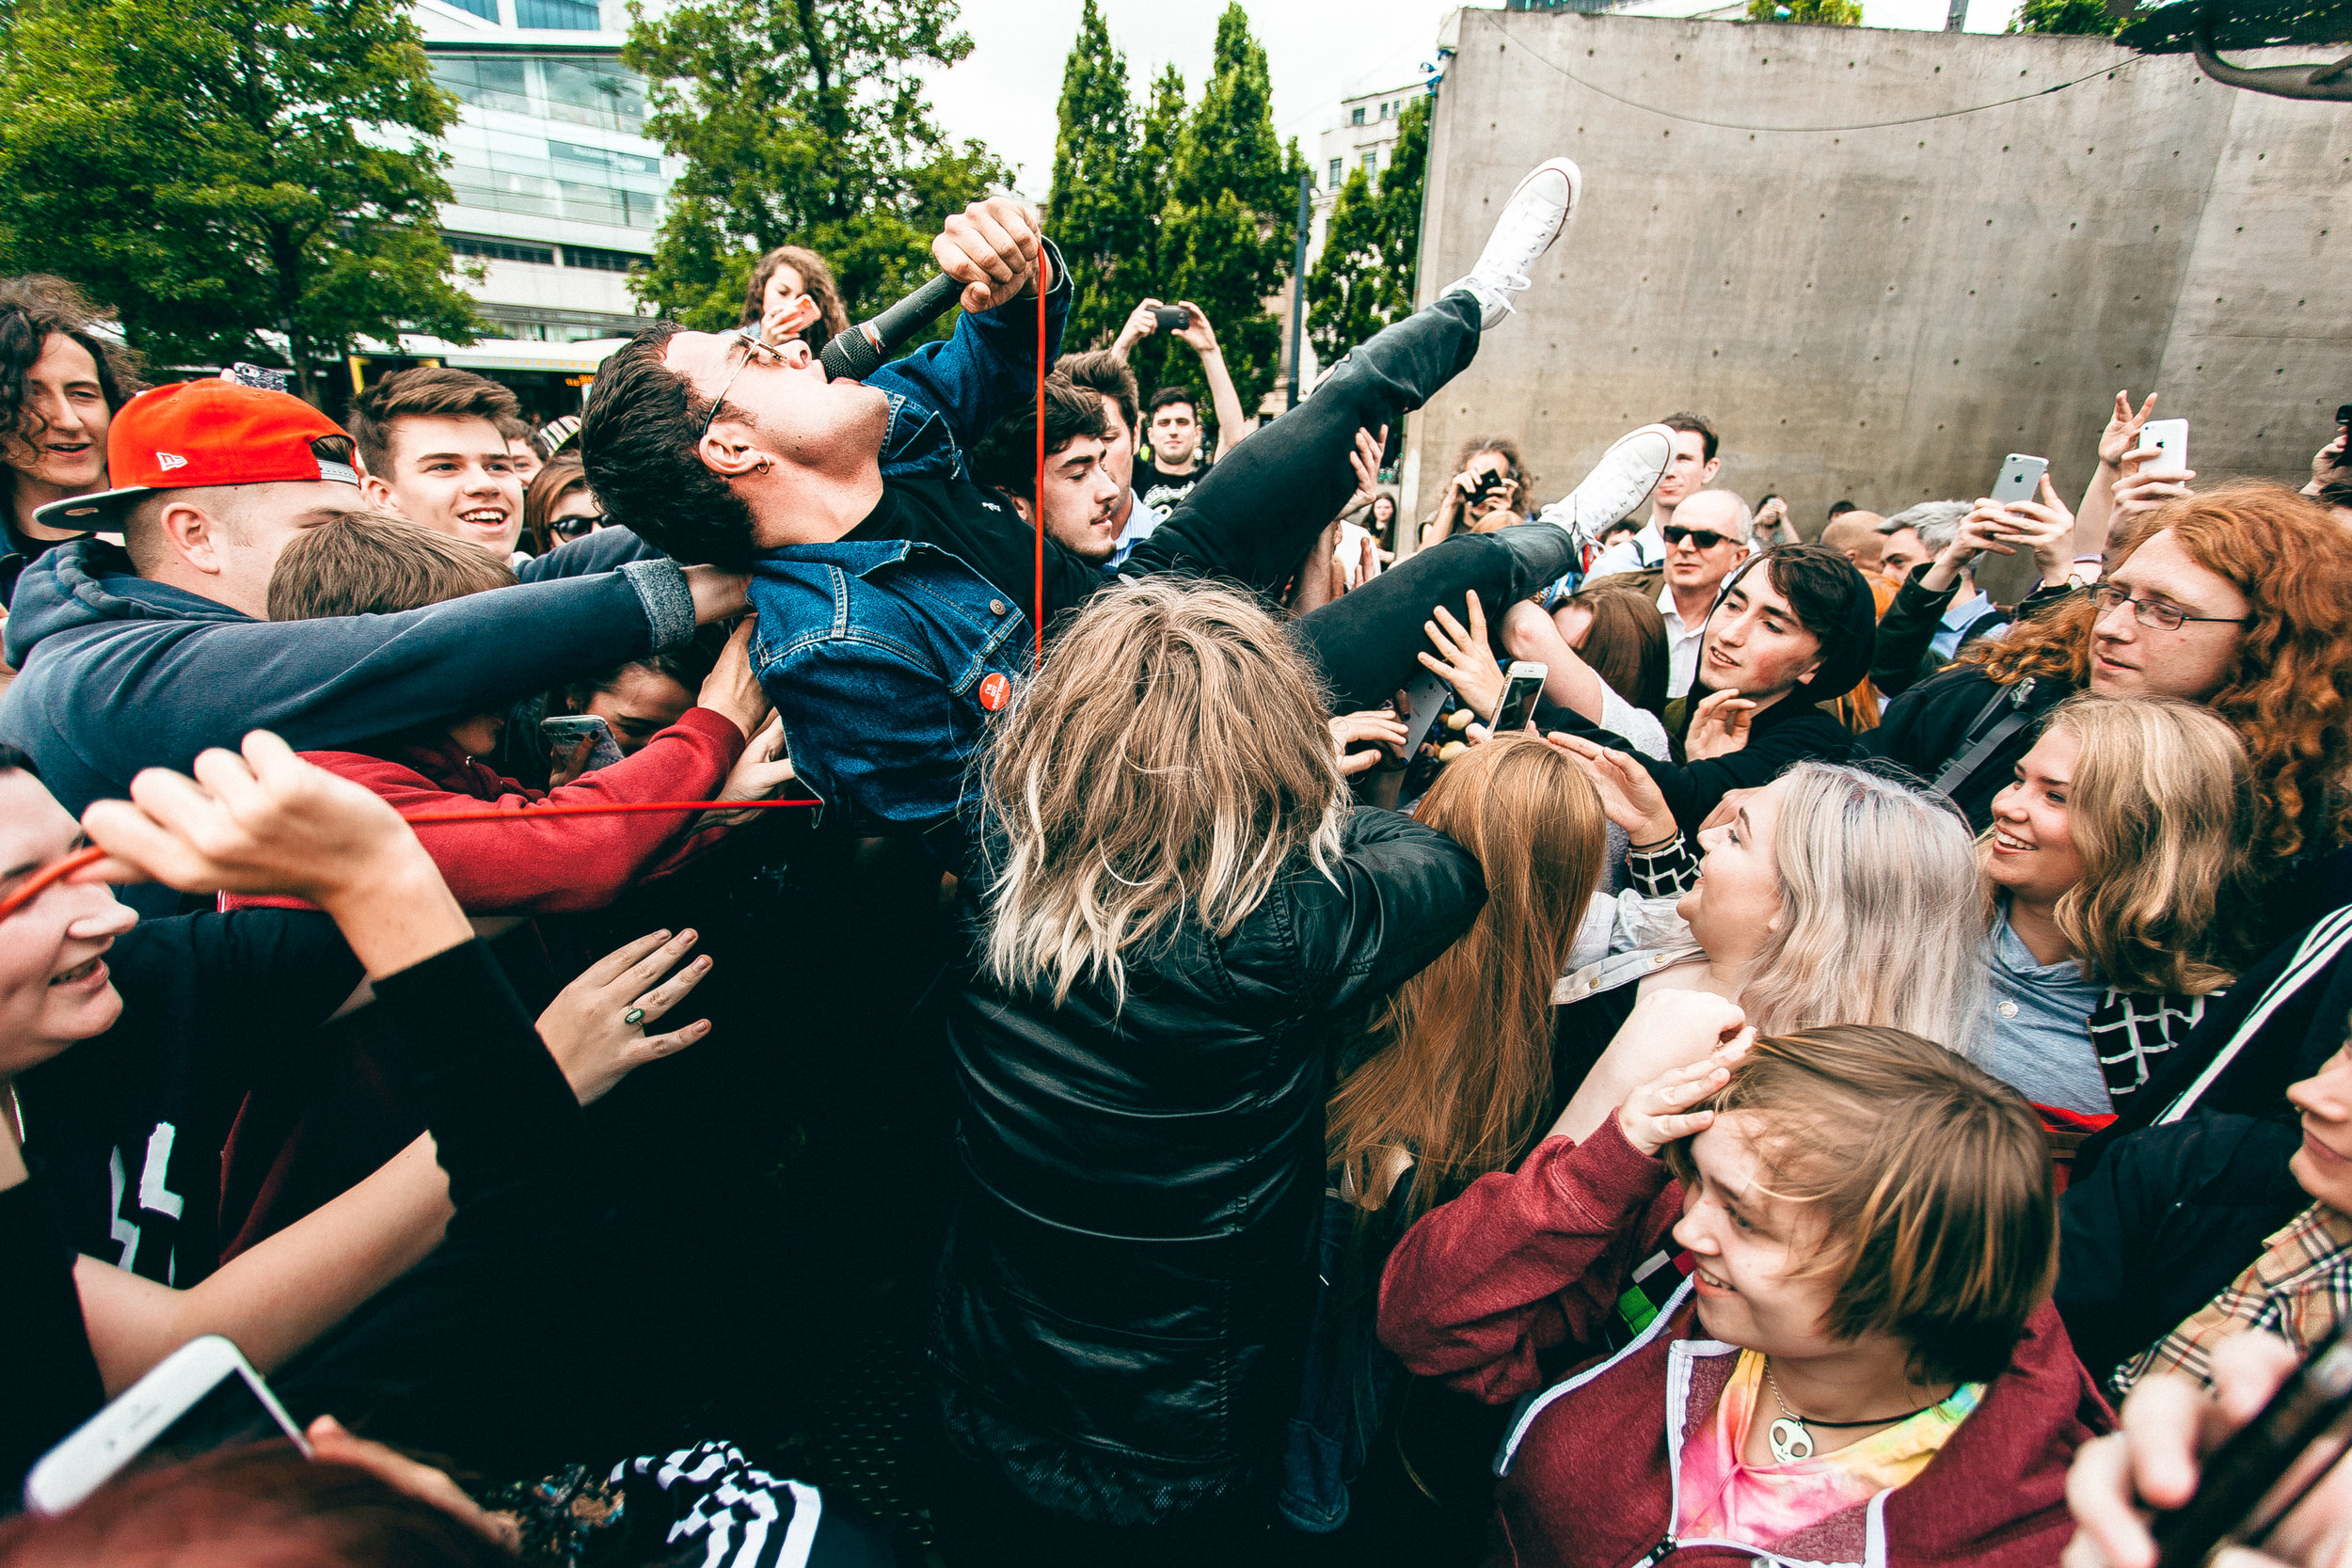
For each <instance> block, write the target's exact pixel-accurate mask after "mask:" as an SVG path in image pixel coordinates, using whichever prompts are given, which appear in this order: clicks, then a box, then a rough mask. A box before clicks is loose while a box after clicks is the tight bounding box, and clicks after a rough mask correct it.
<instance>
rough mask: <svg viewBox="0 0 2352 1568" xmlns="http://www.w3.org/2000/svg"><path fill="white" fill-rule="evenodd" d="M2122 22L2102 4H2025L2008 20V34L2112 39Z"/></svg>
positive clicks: (2076, 0)
mask: <svg viewBox="0 0 2352 1568" xmlns="http://www.w3.org/2000/svg"><path fill="white" fill-rule="evenodd" d="M2122 25H2123V19H2122V17H2120V16H2117V15H2116V14H2115V13H2114V12H2113V11H2110V10H2108V9H2107V8H2106V3H2105V0H2026V3H2025V4H2024V5H2023V6H2020V7H2019V8H2018V9H2017V14H2016V16H2014V17H2012V18H2011V19H2010V24H2009V30H2010V32H2012V33H2058V34H2067V35H2074V36H2085V35H2089V36H2095V37H2100V38H2110V37H2113V36H2114V34H2115V33H2116V31H2117V30H2118V29H2119V28H2121V27H2122Z"/></svg>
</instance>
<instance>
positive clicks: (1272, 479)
mask: <svg viewBox="0 0 2352 1568" xmlns="http://www.w3.org/2000/svg"><path fill="white" fill-rule="evenodd" d="M1478 337H1479V307H1478V304H1477V302H1476V301H1475V300H1473V299H1472V298H1471V297H1470V295H1469V294H1467V293H1451V294H1447V295H1444V296H1443V297H1442V298H1439V299H1438V300H1437V301H1436V302H1434V303H1433V304H1431V305H1430V306H1429V307H1428V308H1427V309H1422V310H1417V311H1415V312H1414V313H1413V314H1411V315H1409V316H1407V317H1406V318H1405V319H1404V320H1403V321H1401V322H1398V323H1397V324H1396V325H1393V326H1391V327H1387V328H1385V329H1384V330H1382V331H1380V332H1378V333H1376V334H1375V335H1374V336H1373V337H1372V338H1371V339H1369V340H1368V341H1364V342H1362V343H1359V344H1358V345H1357V346H1356V347H1355V348H1354V349H1352V350H1350V351H1349V353H1348V355H1347V357H1346V358H1344V359H1343V360H1341V361H1340V363H1339V365H1338V367H1337V368H1336V369H1334V370H1333V371H1332V372H1331V374H1330V375H1329V376H1328V377H1327V378H1326V379H1325V381H1324V383H1323V385H1322V386H1320V387H1317V388H1315V391H1314V395H1313V396H1312V397H1311V398H1309V399H1308V400H1307V401H1306V402H1304V403H1302V404H1299V405H1298V406H1297V407H1296V408H1294V409H1292V410H1291V411H1290V412H1289V413H1287V414H1284V415H1283V416H1282V417H1281V418H1280V419H1279V420H1275V421H1274V422H1273V423H1272V424H1270V425H1268V426H1266V427H1265V429H1263V430H1262V431H1260V432H1258V433H1257V434H1256V435H1254V436H1250V437H1249V439H1248V440H1247V441H1245V442H1243V443H1242V444H1241V445H1240V446H1237V447H1235V448H1234V449H1233V452H1232V456H1230V457H1227V458H1225V459H1223V460H1221V461H1220V462H1218V463H1217V465H1216V467H1213V468H1211V469H1210V470H1209V472H1208V475H1207V477H1206V478H1204V479H1202V480H1201V481H1200V483H1198V484H1196V485H1194V486H1193V487H1192V490H1191V493H1190V494H1188V495H1186V496H1185V497H1184V499H1183V500H1181V501H1179V502H1178V503H1177V505H1176V510H1175V511H1174V513H1172V514H1171V515H1169V517H1168V521H1166V522H1165V523H1162V524H1161V525H1160V526H1159V528H1158V529H1156V530H1154V531H1153V532H1152V536H1151V538H1149V539H1147V540H1145V541H1144V542H1143V544H1142V545H1141V546H1138V547H1137V549H1136V552H1135V554H1133V555H1132V556H1130V557H1128V562H1127V570H1128V571H1129V572H1130V573H1132V574H1136V575H1141V574H1143V573H1146V572H1169V571H1173V572H1193V573H1200V574H1205V575H1209V576H1215V577H1222V578H1232V579H1233V580H1235V581H1238V582H1241V583H1244V584H1246V585H1248V586H1249V587H1251V588H1255V589H1259V590H1261V591H1270V590H1272V589H1275V588H1278V587H1279V586H1280V585H1281V583H1282V582H1283V580H1284V579H1285V578H1288V577H1289V576H1290V574H1291V572H1292V570H1293V569H1294V568H1295V567H1296V566H1297V564H1298V562H1299V558H1300V557H1301V556H1302V555H1304V554H1305V553H1306V551H1307V548H1308V546H1311V544H1313V543H1314V539H1315V535H1317V534H1318V533H1320V532H1322V531H1323V530H1324V528H1325V527H1326V525H1327V524H1328V523H1329V522H1330V520H1331V519H1332V518H1333V517H1334V516H1336V515H1338V514H1339V510H1340V508H1341V507H1342V506H1343V505H1345V504H1346V502H1347V498H1348V497H1349V496H1350V495H1352V494H1353V493H1354V491H1355V488H1356V477H1355V472H1354V470H1353V469H1352V468H1350V467H1349V466H1348V461H1347V458H1348V453H1349V452H1350V451H1352V450H1353V449H1354V447H1355V444H1356V433H1357V432H1358V431H1362V430H1369V431H1372V432H1374V433H1375V434H1376V433H1377V432H1378V431H1379V430H1380V428H1381V426H1383V425H1391V426H1392V425H1394V424H1395V423H1396V422H1397V421H1398V420H1400V419H1402V418H1403V417H1404V416H1405V415H1406V413H1408V412H1409V411H1411V410H1412V409H1415V408H1419V407H1420V406H1421V405H1422V404H1423V403H1426V402H1427V401H1428V400H1429V399H1430V398H1431V397H1432V396H1434V395H1436V393H1437V392H1438V388H1442V387H1443V386H1444V385H1445V384H1446V383H1447V382H1449V381H1451V380H1453V379H1454V377H1455V376H1456V375H1458V374H1460V373H1461V372H1462V371H1463V370H1464V369H1465V368H1467V367H1468V366H1469V364H1470V360H1471V359H1472V358H1474V357H1475V356H1477V353H1478ZM1575 563H1576V545H1575V541H1574V540H1572V539H1570V538H1569V536H1568V533H1567V531H1566V530H1565V529H1560V528H1554V527H1553V526H1551V525H1550V524H1549V523H1534V524H1524V525H1520V526H1518V527H1513V528H1506V529H1501V530H1498V531H1495V532H1493V533H1469V534H1456V535H1454V537H1452V538H1450V539H1447V540H1444V541H1442V542H1441V543H1439V544H1438V545H1436V546H1432V547H1431V548H1429V549H1426V550H1422V551H1421V552H1420V553H1418V554H1416V555H1414V556H1412V557H1410V558H1409V559H1407V560H1406V562H1404V563H1403V564H1402V565H1399V566H1397V567H1396V568H1394V569H1393V570H1391V571H1387V572H1383V573H1381V574H1380V575H1379V576H1378V577H1376V578H1373V580H1372V581H1370V582H1368V583H1366V584H1365V585H1364V586H1363V587H1361V588H1359V589H1357V590H1356V591H1355V592H1354V593H1352V594H1347V595H1346V596H1344V597H1343V598H1341V599H1338V600H1335V601H1334V602H1332V603H1330V604H1327V605H1325V606H1324V607H1323V608H1322V609H1320V610H1315V611H1313V612H1312V613H1311V614H1308V615H1305V616H1302V617H1301V618H1300V619H1299V620H1298V621H1296V622H1295V623H1294V624H1293V626H1292V631H1293V633H1294V635H1295V636H1296V637H1297V639H1298V641H1299V642H1300V644H1301V645H1302V646H1303V647H1304V648H1305V649H1306V651H1307V652H1308V654H1309V655H1310V656H1311V657H1313V658H1314V660H1315V662H1316V663H1317V664H1318V665H1319V666H1320V667H1321V669H1322V671H1323V674H1324V679H1325V680H1326V681H1327V683H1328V684H1329V686H1330V689H1331V700H1332V710H1333V711H1334V712H1338V713H1347V712H1352V711H1354V710H1355V709H1357V708H1364V707H1374V706H1377V705H1379V704H1380V703H1382V702H1384V701H1386V700H1387V699H1388V698H1389V697H1391V696H1392V695H1393V694H1394V693H1395V692H1396V691H1397V690H1398V689H1400V688H1402V687H1404V686H1406V685H1407V684H1409V683H1410V682H1411V681H1412V680H1413V679H1414V678H1415V677H1417V676H1419V675H1421V674H1422V667H1421V664H1420V662H1419V661H1418V660H1417V659H1416V658H1415V657H1414V656H1415V655H1416V654H1418V653H1419V652H1421V651H1422V649H1423V648H1425V647H1427V646H1428V643H1427V641H1425V640H1424V638H1423V636H1422V622H1423V621H1425V620H1427V619H1428V618H1429V611H1430V610H1432V609H1433V608H1434V607H1436V606H1438V605H1440V604H1442V605H1444V606H1446V608H1448V609H1449V610H1453V611H1454V614H1455V615H1456V616H1459V615H1460V614H1461V613H1462V599H1463V595H1464V594H1468V593H1470V592H1472V591H1475V592H1476V593H1477V594H1478V595H1479V599H1480V601H1481V603H1482V604H1483V605H1484V607H1485V610H1486V618H1487V621H1488V623H1489V624H1490V625H1491V624H1493V623H1495V622H1497V621H1499V620H1500V619H1501V617H1502V611H1503V610H1504V609H1505V608H1507V607H1508V606H1510V605H1511V604H1513V603H1515V602H1517V601H1518V600H1519V599H1522V598H1525V597H1526V596H1527V595H1529V594H1533V593H1534V591H1535V590H1536V589H1538V588H1540V587H1541V586H1543V585H1544V584H1545V583H1547V582H1549V581H1551V580H1553V579H1554V578H1558V577H1560V576H1561V575H1562V574H1563V573H1565V572H1566V571H1568V570H1569V569H1570V568H1571V567H1572V566H1574V565H1575Z"/></svg>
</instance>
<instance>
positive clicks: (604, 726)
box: [539, 713, 621, 773]
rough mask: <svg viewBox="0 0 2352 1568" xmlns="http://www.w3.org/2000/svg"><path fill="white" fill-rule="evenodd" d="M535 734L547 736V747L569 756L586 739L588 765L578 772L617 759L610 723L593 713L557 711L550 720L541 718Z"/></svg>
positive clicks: (608, 764) (618, 751)
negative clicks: (537, 731) (537, 732)
mask: <svg viewBox="0 0 2352 1568" xmlns="http://www.w3.org/2000/svg"><path fill="white" fill-rule="evenodd" d="M539 733H540V734H541V735H543V736H546V737H547V742H548V750H549V751H550V752H555V753H556V754H557V755H558V756H563V757H568V756H570V755H571V753H572V752H574V751H576V750H577V749H578V748H579V746H580V742H581V741H583V740H585V741H587V742H588V766H587V767H586V768H582V769H581V771H582V772H587V773H593V772H595V771H596V769H597V768H610V767H612V765H613V764H614V763H616V762H618V761H620V760H621V743H620V742H619V741H618V740H615V739H614V738H612V725H610V724H608V723H606V722H605V721H603V720H602V719H599V718H597V717H596V715H595V714H593V713H588V714H575V713H559V714H557V715H556V716H555V717H553V718H551V719H542V720H540V721H539Z"/></svg>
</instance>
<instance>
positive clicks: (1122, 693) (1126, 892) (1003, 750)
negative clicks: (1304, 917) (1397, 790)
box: [978, 578, 1348, 1006]
mask: <svg viewBox="0 0 2352 1568" xmlns="http://www.w3.org/2000/svg"><path fill="white" fill-rule="evenodd" d="M978 766H979V768H980V797H981V800H982V803H983V806H984V809H985V811H986V813H987V816H988V817H989V819H990V820H989V823H988V829H989V832H990V855H991V862H992V863H991V865H990V867H989V878H990V880H989V886H988V890H987V895H986V896H987V907H988V933H987V960H986V961H987V968H988V972H989V974H990V975H991V976H992V977H993V979H994V980H995V982H996V983H997V984H998V985H999V986H1001V987H1002V988H1004V989H1005V990H1008V991H1012V992H1024V991H1034V990H1050V992H1051V994H1052V998H1053V1004H1054V1006H1060V1005H1061V1004H1062V1003H1063V1002H1064V1001H1065V1000H1067V999H1068V997H1069V995H1070V989H1071V988H1072V987H1073V986H1074V985H1076V984H1078V983H1079V982H1080V981H1082V980H1091V979H1100V980H1102V981H1104V982H1105V983H1107V984H1108V985H1109V987H1110V989H1111V991H1112V993H1113V994H1114V996H1115V997H1117V998H1118V999H1119V1001H1120V1003H1122V1004H1123V1003H1124V1001H1125V998H1126V989H1127V979H1126V963H1127V960H1128V958H1130V957H1131V956H1132V955H1134V954H1135V953H1136V951H1137V950H1138V949H1141V948H1144V947H1146V946H1148V945H1149V944H1151V943H1152V942H1155V941H1165V940H1167V939H1168V938H1171V937H1172V936H1173V935H1174V933H1175V930H1176V928H1177V927H1178V926H1179V924H1180V923H1186V922H1188V923H1190V924H1193V925H1196V926H1198V927H1202V928H1204V929H1205V930H1206V931H1207V932H1208V933H1209V934H1210V935H1211V936H1213V937H1217V938H1223V937H1227V936H1231V935H1232V932H1233V930H1234V929H1235V928H1236V927H1239V926H1240V925H1241V923H1242V922H1243V921H1244V920H1245V919H1247V918H1248V916H1249V914H1250V912H1251V911H1254V910H1255V909H1257V907H1258V906H1259V905H1260V904H1261V903H1263V902H1264V900H1265V898H1266V895H1268V894H1269V893H1271V892H1272V891H1273V889H1274V886H1275V883H1276V882H1277V881H1278V880H1279V879H1280V878H1281V877H1282V876H1283V874H1284V873H1285V872H1286V871H1288V870H1290V869H1291V868H1292V867H1293V865H1294V863H1295V859H1296V857H1298V856H1300V855H1304V856H1306V857H1307V859H1308V860H1309V861H1310V862H1311V863H1312V865H1313V866H1314V868H1315V869H1316V870H1317V871H1319V872H1321V873H1323V874H1324V875H1325V876H1327V877H1328V876H1330V875H1331V867H1332V864H1333V863H1334V862H1335V861H1336V860H1337V858H1338V856H1339V853H1340V844H1341V836H1342V832H1343V827H1344V825H1345V822H1346V819H1347V811H1348V799H1347V794H1346V791H1345V789H1344V788H1343V785H1342V784H1341V782H1340V776H1339V769H1338V764H1337V757H1336V751H1335V747H1334V745H1333V742H1332V739H1331V732H1330V730H1329V729H1328V728H1327V726H1326V724H1325V722H1324V705H1323V699H1322V693H1321V690H1320V689H1319V687H1318V685H1317V682H1316V678H1315V674H1314V671H1313V668H1312V666H1311V665H1310V664H1309V663H1308V661H1307V659H1306V658H1305V657H1304V656H1303V655H1301V654H1300V653H1299V651H1298V650H1297V649H1296V648H1295V646H1294V645H1293V644H1292V642H1291V641H1290V639H1289V637H1288V636H1286V635H1285V634H1284V632H1283V631H1282V628H1281V627H1280V626H1279V625H1278V624H1277V623H1276V622H1275V621H1274V619H1273V617H1271V616H1269V615H1268V614H1266V612H1265V611H1264V610H1261V609H1259V608H1258V606H1257V604H1256V603H1255V602H1254V601H1252V600H1251V599H1249V598H1248V596H1246V595H1244V594H1239V593H1235V592H1233V591H1232V590H1230V589H1223V588H1214V587H1203V586H1195V585H1186V584H1180V583H1176V582H1171V581H1168V580H1167V579H1164V578H1146V579H1145V580H1143V581H1141V582H1135V583H1127V584H1122V585H1120V586H1119V587H1115V588H1108V589H1104V591H1103V592H1101V593H1100V594H1096V595H1095V596H1094V597H1093V598H1091V599H1089V601H1088V602H1087V605H1086V608H1085V609H1084V610H1080V611H1079V613H1078V616H1077V618H1076V619H1075V620H1074V621H1073V623H1072V624H1071V626H1070V628H1069V629H1068V630H1067V631H1065V632H1064V633H1063V634H1062V635H1061V638H1060V640H1059V641H1057V642H1056V644H1055V645H1054V650H1053V653H1052V655H1051V656H1050V657H1048V658H1047V659H1046V661H1045V664H1044V667H1043V668H1042V669H1041V670H1040V671H1039V672H1038V673H1037V674H1036V675H1035V676H1034V677H1033V678H1032V679H1031V680H1030V681H1029V682H1028V683H1027V686H1026V688H1025V689H1024V690H1022V691H1021V692H1020V693H1019V694H1018V695H1017V696H1016V698H1015V699H1014V701H1013V703H1012V705H1010V706H1009V708H1007V709H1006V710H1005V712H1004V713H1003V714H1002V715H1000V716H999V717H998V719H997V721H996V725H995V729H994V732H993V734H992V735H991V736H989V739H988V741H987V743H986V745H985V746H984V747H983V748H982V750H981V752H980V757H979V764H978Z"/></svg>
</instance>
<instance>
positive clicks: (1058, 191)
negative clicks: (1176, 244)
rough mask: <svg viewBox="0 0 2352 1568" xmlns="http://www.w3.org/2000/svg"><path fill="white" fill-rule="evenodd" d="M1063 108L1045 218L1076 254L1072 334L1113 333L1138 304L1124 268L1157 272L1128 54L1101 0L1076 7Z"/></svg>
mask: <svg viewBox="0 0 2352 1568" xmlns="http://www.w3.org/2000/svg"><path fill="white" fill-rule="evenodd" d="M1182 80H1183V79H1182V78H1181V77H1180V78H1179V79H1178V84H1179V85H1178V87H1177V93H1176V96H1177V101H1178V102H1179V103H1182V102H1183V99H1184V88H1183V86H1182ZM1058 116H1059V126H1058V128H1057V131H1056V132H1055V135H1054V188H1053V195H1052V196H1051V197H1050V198H1048V199H1047V201H1046V204H1045V227H1046V231H1047V232H1048V233H1050V234H1052V235H1053V236H1054V241H1055V243H1056V244H1057V245H1059V246H1060V247H1061V253H1062V257H1063V259H1064V260H1065V261H1068V262H1069V263H1070V274H1071V280H1072V283H1073V297H1072V299H1071V302H1070V325H1069V327H1068V329H1067V336H1068V341H1070V342H1072V343H1073V344H1077V343H1095V342H1108V341H1110V340H1111V339H1112V338H1114V337H1116V336H1117V335H1118V333H1119V328H1120V325H1121V324H1122V323H1124V322H1125V321H1126V319H1127V313H1128V311H1129V310H1131V309H1134V306H1135V301H1134V300H1132V299H1128V298H1127V297H1126V294H1127V293H1128V291H1129V289H1130V288H1131V287H1132V281H1130V282H1122V281H1121V277H1120V275H1121V274H1122V273H1126V274H1129V275H1131V277H1132V275H1136V274H1138V273H1139V274H1140V275H1141V276H1142V277H1146V278H1148V277H1150V273H1149V271H1148V266H1149V261H1150V255H1151V247H1150V245H1149V241H1148V235H1149V231H1150V230H1151V229H1152V214H1151V213H1150V212H1148V211H1147V210H1146V209H1145V206H1144V201H1145V197H1146V193H1145V190H1144V186H1143V183H1142V182H1141V180H1140V179H1138V178H1137V169H1136V145H1137V131H1136V115H1135V108H1134V105H1133V104H1132V103H1130V102H1129V100H1128V96H1127V60H1126V56H1124V55H1121V54H1120V53H1119V51H1118V50H1116V49H1114V48H1112V47H1111V34H1110V29H1109V28H1108V27H1107V26H1105V25H1104V23H1103V13H1102V12H1101V11H1100V10H1097V9H1096V8H1095V5H1094V0H1086V4H1085V8H1084V10H1082V11H1081V12H1080V13H1079V17H1078V38H1077V41H1076V42H1074V43H1073V44H1072V45H1071V47H1070V60H1069V63H1068V64H1067V65H1065V66H1064V67H1063V68H1062V79H1061V103H1060V105H1059V110H1058ZM1138 262H1141V263H1144V265H1143V266H1141V267H1138V266H1137V263H1138Z"/></svg>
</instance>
